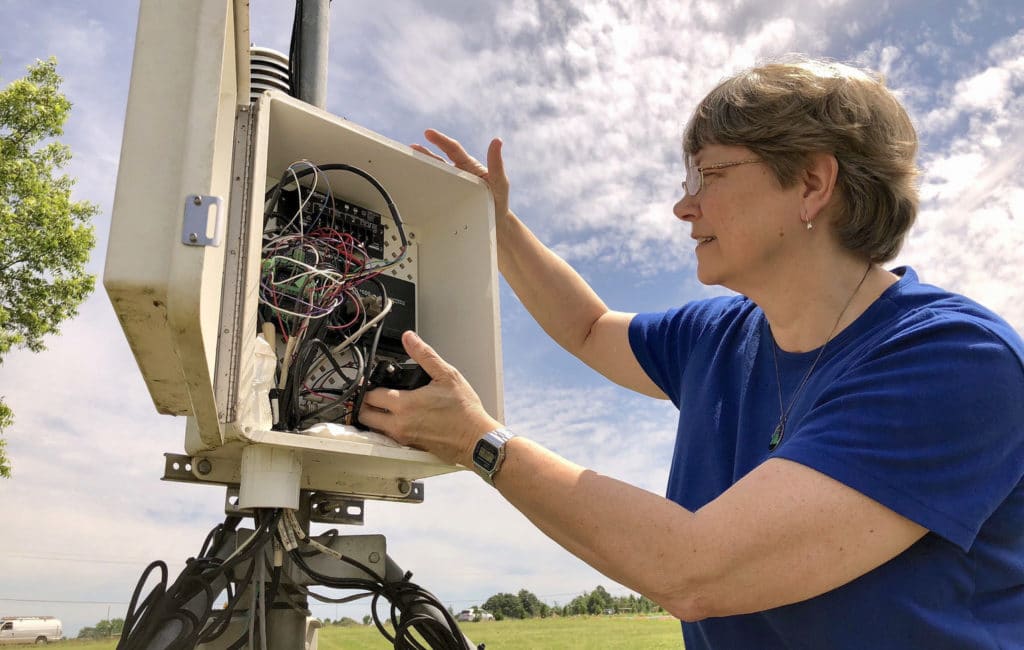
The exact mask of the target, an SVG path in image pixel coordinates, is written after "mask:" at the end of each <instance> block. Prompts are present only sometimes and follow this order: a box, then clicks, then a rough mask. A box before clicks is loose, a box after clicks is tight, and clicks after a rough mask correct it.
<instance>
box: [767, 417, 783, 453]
mask: <svg viewBox="0 0 1024 650" xmlns="http://www.w3.org/2000/svg"><path fill="white" fill-rule="evenodd" d="M784 435H786V419H785V418H783V419H781V420H779V424H778V426H776V427H775V431H774V432H772V437H771V439H770V440H768V451H775V448H776V447H778V446H779V443H780V442H782V436H784Z"/></svg>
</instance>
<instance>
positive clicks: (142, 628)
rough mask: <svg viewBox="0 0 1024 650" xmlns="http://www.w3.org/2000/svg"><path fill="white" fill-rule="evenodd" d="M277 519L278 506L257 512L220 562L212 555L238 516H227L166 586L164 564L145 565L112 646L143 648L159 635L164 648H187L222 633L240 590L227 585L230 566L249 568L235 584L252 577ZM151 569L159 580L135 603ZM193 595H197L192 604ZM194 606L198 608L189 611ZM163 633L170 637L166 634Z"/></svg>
mask: <svg viewBox="0 0 1024 650" xmlns="http://www.w3.org/2000/svg"><path fill="white" fill-rule="evenodd" d="M280 518H281V511H280V510H275V511H273V512H270V513H267V512H265V511H257V513H256V522H257V525H256V529H255V530H254V531H253V533H252V539H250V540H247V544H246V546H245V548H244V550H243V551H242V552H241V553H238V554H237V555H235V556H234V557H232V558H230V559H229V560H227V561H224V560H221V559H220V558H218V557H216V554H217V553H218V552H221V551H222V550H225V543H226V542H227V541H229V540H228V537H227V536H228V534H229V533H230V532H233V531H234V529H235V527H236V526H237V524H238V522H239V521H240V518H238V517H234V516H232V517H228V518H227V519H226V520H225V522H224V523H223V524H220V525H218V526H217V527H215V528H214V529H213V530H212V531H211V532H210V533H209V534H208V535H207V537H206V540H205V541H204V542H203V545H202V549H201V552H200V556H199V557H196V558H189V559H188V560H186V563H185V568H184V569H183V570H182V572H181V574H179V576H178V578H177V579H176V580H175V581H174V584H172V585H171V586H170V587H167V586H166V583H167V576H166V564H164V563H163V562H154V563H152V564H150V565H149V567H147V568H146V570H145V571H144V572H143V575H142V578H141V579H140V581H139V583H138V584H137V585H136V588H135V592H134V594H133V596H132V601H131V604H130V605H129V609H128V614H127V615H126V617H125V624H124V629H123V631H122V636H121V639H120V641H119V642H118V645H117V648H118V650H147V649H148V648H150V647H151V644H152V643H153V642H154V641H156V640H157V639H158V638H159V640H160V641H162V642H164V643H166V645H162V646H161V647H164V648H166V650H178V649H181V650H186V649H191V648H194V647H195V646H196V645H197V644H198V643H200V642H207V641H210V640H212V639H215V638H217V637H218V636H220V635H221V634H223V632H224V631H225V630H226V629H227V627H228V624H229V623H230V619H231V617H232V615H233V614H234V610H235V607H236V606H237V604H238V603H239V602H240V600H241V598H242V596H243V594H244V590H243V589H238V590H234V591H233V590H232V587H231V583H232V577H233V575H234V574H233V571H234V569H235V568H236V567H237V566H239V565H240V564H241V563H243V562H248V563H249V565H248V570H247V571H246V573H245V575H244V576H243V577H242V578H241V580H240V581H239V584H240V585H242V584H249V583H250V582H251V581H252V577H253V575H254V571H255V567H256V561H257V560H256V558H258V557H262V555H263V554H264V552H265V549H266V546H267V544H268V543H269V542H270V541H271V540H272V539H273V537H274V534H275V530H276V527H277V523H278V521H280ZM156 568H159V569H160V570H161V574H162V577H161V580H160V581H159V583H158V584H157V585H156V586H155V587H154V588H153V590H151V592H150V594H149V595H148V596H147V597H146V598H145V599H144V600H143V601H142V603H141V605H140V604H139V594H140V593H141V590H142V587H143V586H144V585H145V582H146V580H147V579H148V577H149V575H150V573H152V571H153V570H154V569H156ZM225 590H226V591H227V592H228V602H227V604H226V606H225V608H224V609H223V610H221V611H220V612H218V613H217V614H216V615H215V614H214V611H213V604H214V602H215V600H216V598H217V596H218V595H219V594H220V592H221V591H225ZM196 598H200V599H201V600H200V601H199V602H198V603H193V601H195V599H196ZM197 605H198V606H199V609H198V613H197V612H196V611H193V610H194V609H195V608H196V606H197ZM175 625H177V626H178V627H177V629H176V628H175V627H174V626H175ZM167 635H173V636H172V637H171V638H169V639H167V638H165V637H166V636H167ZM243 643H244V641H243Z"/></svg>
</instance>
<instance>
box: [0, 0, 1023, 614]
mask: <svg viewBox="0 0 1024 650" xmlns="http://www.w3.org/2000/svg"><path fill="white" fill-rule="evenodd" d="M291 12H292V4H291V3H290V2H270V1H269V0H252V2H251V20H252V35H253V41H254V42H255V43H256V44H257V45H261V46H264V47H271V48H274V49H278V50H286V49H287V44H288V35H289V30H290V24H291ZM136 17H137V5H136V4H135V3H134V2H127V1H122V0H117V1H111V2H103V3H100V2H70V1H65V2H59V1H56V0H39V1H37V2H32V3H25V2H19V1H15V0H0V25H3V27H4V28H3V31H4V37H3V39H2V40H0V79H2V82H3V83H4V84H6V83H7V82H8V81H10V80H11V79H13V78H16V77H18V76H21V75H22V74H23V73H24V70H25V67H26V65H28V64H29V63H31V62H32V61H33V60H35V59H36V58H45V57H47V56H50V55H55V56H57V58H58V60H59V65H58V70H59V72H60V73H61V74H63V75H64V77H65V85H64V90H65V92H66V93H67V95H68V96H69V98H70V99H71V100H72V102H73V103H74V109H73V111H72V115H71V118H70V120H69V122H68V125H67V128H66V133H65V136H64V138H63V141H64V142H66V143H67V144H69V145H70V146H71V148H72V150H73V152H74V155H75V157H74V160H73V162H72V163H71V165H70V166H69V168H68V171H69V173H71V174H72V175H73V176H75V177H77V178H78V184H77V186H76V190H75V196H76V198H80V199H88V200H91V201H93V202H95V203H97V204H98V205H100V207H101V213H100V215H99V216H97V218H96V220H95V225H96V232H97V236H98V241H99V245H98V246H97V249H96V251H95V252H94V254H93V258H92V260H91V262H90V269H91V270H92V271H93V272H94V273H97V274H100V273H102V268H103V259H104V256H105V253H106V240H107V231H108V229H109V214H110V206H111V203H112V199H113V192H114V182H115V178H116V173H117V164H118V156H119V151H120V139H121V131H122V122H123V118H124V107H125V101H126V97H127V89H128V81H129V73H130V65H131V58H132V51H133V45H134V30H135V21H136ZM791 52H801V53H806V54H810V55H816V56H827V57H831V58H834V59H838V60H842V61H848V62H853V63H857V64H861V65H866V66H868V67H871V68H874V69H876V70H879V71H881V72H882V73H884V74H885V76H886V78H887V80H888V83H889V85H890V87H892V88H893V89H894V90H895V91H896V92H897V93H898V94H899V96H900V97H901V98H902V99H903V101H904V102H905V103H906V104H907V106H908V108H909V110H910V112H911V115H912V117H913V119H914V121H915V124H916V125H917V127H918V129H919V132H920V135H921V141H922V149H921V154H920V163H921V167H922V176H921V188H922V206H921V207H922V209H921V213H920V216H919V219H918V224H917V226H916V229H915V231H914V232H913V234H912V235H911V237H910V239H909V241H908V244H907V247H906V249H905V251H904V252H903V253H902V254H901V256H900V258H899V259H898V260H897V263H896V264H911V265H913V266H914V267H915V268H916V269H917V270H918V272H919V274H920V275H921V277H922V279H923V280H925V281H928V282H932V283H935V284H939V285H942V286H945V287H946V288H949V289H952V290H956V291H959V292H962V293H965V294H967V295H969V296H971V297H973V298H975V299H977V300H979V301H981V302H982V303H984V304H986V305H988V306H990V307H992V308H994V309H995V310H996V311H998V312H999V313H1001V314H1002V315H1003V316H1004V317H1005V318H1007V320H1009V321H1010V322H1011V323H1012V324H1013V325H1014V326H1015V327H1017V329H1018V330H1024V289H1022V286H1024V283H1021V282H1020V281H1019V278H1020V276H1021V273H1022V271H1024V181H1022V180H1021V177H1022V174H1021V172H1022V171H1024V164H1022V160H1024V130H1022V129H1021V128H1020V126H1019V125H1020V124H1021V123H1024V9H1021V8H1020V6H1019V3H1016V2H1010V1H1003V2H959V3H954V2H938V3H932V2H929V3H905V2H903V3H901V2H878V1H876V0H872V1H871V2H864V1H855V0H801V1H790V2H773V3H762V2H756V1H743V0H732V1H730V2H721V3H713V2H677V1H672V2H669V1H667V0H665V1H657V2H656V1H649V2H641V1H636V2H628V1H626V0H620V1H618V2H615V1H610V0H594V1H587V2H584V1H577V2H563V1H556V0H502V1H498V0H493V1H492V0H473V1H470V0H465V1H461V2H456V1H436V2H434V1H432V2H429V3H428V2H414V1H411V0H392V1H390V2H386V3H382V2H379V1H376V2H370V1H364V0H358V1H340V0H339V1H336V2H334V3H333V6H332V21H331V44H330V70H329V76H328V84H329V92H328V110H330V111H331V112H333V113H335V114H337V115H341V116H344V117H346V118H348V119H350V120H352V121H354V122H356V123H358V124H361V125H363V126H366V127H368V128H370V129H373V130H374V131H377V132H379V133H382V134H384V135H386V136H388V137H390V138H392V139H395V140H398V141H400V142H417V141H420V140H421V136H420V133H421V132H422V130H423V129H424V128H427V127H433V128H438V129H441V130H444V131H447V132H448V133H450V134H452V135H454V136H455V137H457V138H459V139H461V140H462V141H463V142H464V143H465V144H466V146H467V148H469V149H470V150H471V151H474V152H478V153H481V154H482V152H483V151H484V149H485V147H486V143H487V142H488V141H489V139H490V138H491V137H492V136H501V137H502V138H503V139H504V141H505V155H506V167H507V168H508V171H509V174H510V176H511V179H512V183H513V198H512V205H513V208H514V209H515V210H516V211H517V212H518V214H519V215H520V216H521V218H522V219H523V220H524V221H525V222H526V223H527V224H528V225H529V226H530V227H531V228H533V229H534V231H535V232H536V233H537V234H538V235H539V236H540V237H541V238H542V239H543V240H544V241H545V242H547V243H548V244H550V245H551V246H553V247H554V248H555V250H557V251H558V252H559V253H560V254H562V255H563V256H564V257H565V258H566V259H568V260H569V261H570V262H571V263H572V264H574V265H575V266H576V267H577V268H578V269H579V270H580V272H581V273H582V274H583V275H584V276H585V277H586V278H587V279H588V280H589V281H590V282H591V283H592V284H593V285H594V287H595V289H596V290H597V291H598V293H599V294H601V295H602V297H604V298H605V300H606V302H608V303H609V304H610V305H611V306H612V307H614V308H616V309H622V310H628V311H644V310H656V309H660V308H665V307H669V306H671V305H675V304H679V303H681V302H684V301H686V300H691V299H694V298H699V297H702V296H707V295H711V294H713V293H715V292H717V291H719V290H717V289H714V288H707V287H702V286H701V285H699V284H698V283H697V282H696V279H695V277H694V273H693V270H694V256H693V252H692V242H691V241H690V239H689V231H688V228H687V227H686V226H685V225H682V224H680V223H679V222H677V221H676V220H675V219H674V218H673V217H672V214H671V206H672V203H673V202H674V201H675V200H676V198H678V192H679V181H680V179H681V177H682V175H683V169H682V164H681V161H680V146H679V141H680V135H681V131H682V126H683V124H684V123H685V121H686V119H687V117H688V115H689V111H690V110H691V109H692V107H693V105H694V104H695V102H696V101H697V100H699V99H700V97H701V96H702V95H703V94H704V93H706V92H707V91H708V90H709V89H710V88H711V87H712V86H713V85H714V84H715V83H716V82H717V81H718V80H719V79H721V78H722V77H724V76H726V75H728V74H729V73H730V72H732V71H734V70H737V69H739V68H742V67H745V66H748V65H751V64H754V63H756V62H758V61H762V60H765V59H769V58H772V57H778V56H781V55H784V54H786V53H791ZM501 301H502V332H503V347H504V355H505V356H504V365H505V387H506V390H505V407H506V408H505V410H506V416H507V420H508V423H509V424H511V425H512V426H513V427H514V428H515V429H516V430H517V431H519V432H520V433H522V434H525V435H528V436H531V437H533V438H535V439H536V440H538V441H540V442H542V443H544V444H547V445H548V446H550V447H551V448H553V449H555V450H556V451H558V452H560V453H562V454H564V455H566V456H567V457H569V458H571V459H573V460H575V461H577V462H580V463H582V464H585V465H588V466H590V467H592V468H594V469H597V470H599V471H602V472H605V473H608V474H611V475H614V476H617V477H620V478H623V479H625V480H628V481H630V482H633V483H635V484H637V485H640V486H642V487H644V488H647V489H650V490H652V491H655V492H660V491H661V490H662V488H663V486H664V482H665V479H666V477H667V474H668V457H669V454H670V450H671V444H672V436H673V432H674V430H675V424H674V419H675V417H676V415H675V413H674V412H673V410H672V409H671V407H670V406H669V405H666V404H663V403H656V402H652V401H650V400H647V399H645V398H642V397H639V396H633V395H629V394H627V393H624V392H623V391H622V390H620V389H617V388H614V387H611V386H609V385H607V384H606V383H605V382H603V380H601V379H600V378H598V377H596V376H594V375H593V374H592V373H590V372H589V371H587V370H586V369H585V368H583V367H582V365H581V364H579V363H578V362H577V361H575V360H574V359H572V358H571V357H569V356H568V355H567V354H566V353H564V352H562V351H561V350H560V349H558V348H557V347H556V346H554V345H553V344H552V343H551V342H549V341H548V340H547V339H546V338H545V337H544V335H543V333H542V332H541V331H540V330H539V329H538V328H537V326H536V325H535V324H533V322H532V320H531V319H530V318H529V316H528V315H527V314H526V313H525V312H524V311H523V309H522V308H521V306H520V305H519V304H518V302H517V300H516V298H515V296H513V295H512V294H511V292H509V291H508V290H507V288H506V287H503V289H502V293H501ZM47 344H48V348H49V349H48V350H47V351H46V352H43V353H41V354H28V353H25V352H15V353H12V354H9V355H8V357H7V359H6V360H5V361H4V364H3V365H2V366H0V394H3V395H4V397H5V399H6V401H7V402H8V403H9V404H10V406H11V407H12V408H13V409H14V411H15V414H16V418H17V419H16V422H15V425H14V426H13V427H12V428H11V429H10V430H9V431H8V432H7V439H8V441H9V443H8V450H9V453H10V456H11V457H12V459H13V462H14V478H13V479H11V480H8V481H2V482H0V518H2V522H3V523H2V524H0V531H2V534H0V576H2V577H0V613H2V614H17V613H44V614H54V615H57V616H60V617H61V618H62V619H63V620H64V622H65V628H66V630H67V631H69V632H71V633H74V632H75V631H77V629H78V628H79V627H80V626H82V625H87V624H91V623H94V622H96V621H97V620H99V619H101V618H105V617H106V616H107V613H108V607H109V608H110V609H109V611H110V614H111V615H112V616H118V615H121V614H123V611H124V608H125V605H126V603H127V601H128V599H129V597H130V595H131V590H132V588H133V587H134V585H135V581H136V580H137V578H138V576H139V575H140V572H141V570H142V568H143V567H144V566H145V565H146V564H147V563H148V562H149V561H150V560H154V559H164V560H166V561H168V562H169V563H170V564H171V568H172V571H177V570H179V569H180V567H181V562H182V561H183V560H184V559H185V558H186V557H189V556H191V555H194V554H195V553H196V552H197V551H198V547H199V544H200V543H201V542H202V539H203V537H204V535H205V533H206V531H207V530H208V529H209V528H210V527H211V526H213V525H214V524H215V523H216V522H217V521H218V520H220V519H221V518H222V514H221V505H222V498H223V494H222V491H221V490H220V489H217V488H208V487H199V486H189V485H181V484H173V483H163V482H161V481H159V480H158V479H159V476H160V475H161V473H162V468H163V458H162V454H163V453H164V452H180V451H181V448H182V447H181V445H182V440H183V427H184V422H183V420H181V419H177V418H173V417H170V416H161V415H158V414H157V413H156V411H155V410H154V408H153V406H152V402H151V401H150V399H149V396H148V394H147V392H146V389H145V386H144V384H143V382H142V378H141V376H140V375H139V372H138V369H137V366H136V365H135V363H134V360H133V358H132V356H131V353H130V351H129V349H128V346H127V343H126V341H125V339H124V337H123V334H122V333H121V329H120V327H119V325H118V324H117V321H116V319H115V317H114V314H113V311H112V309H111V307H110V304H109V301H108V300H107V297H106V295H105V294H104V292H103V291H102V289H99V290H98V291H97V292H96V293H95V294H94V295H93V296H92V297H91V298H90V299H89V301H88V302H87V303H86V304H85V305H84V306H83V308H82V310H81V315H80V316H79V317H78V318H77V319H75V320H74V321H71V322H69V323H67V324H66V325H65V326H64V327H63V330H62V334H61V335H60V336H59V337H53V338H51V339H50V340H48V341H47ZM426 496H427V498H426V502H425V503H423V504H421V505H416V506H410V505H395V504H383V503H368V505H367V512H366V525H365V526H364V527H363V528H362V529H358V530H354V531H352V532H355V533H364V532H365V533H371V532H380V533H384V534H385V535H387V537H388V543H389V552H390V553H391V554H392V555H393V556H394V557H395V558H396V559H397V560H398V562H399V563H400V564H402V565H403V566H404V567H405V568H407V569H409V570H412V571H413V572H414V573H415V578H414V579H415V580H416V581H418V582H419V583H420V584H422V585H423V586H425V587H427V588H429V589H431V590H432V591H434V592H435V593H436V594H438V596H439V597H440V598H441V600H442V601H443V602H445V603H449V604H452V605H454V607H455V608H456V609H460V608H462V607H465V606H469V605H472V604H478V603H480V602H482V601H483V600H485V599H486V598H487V597H488V596H490V595H492V594H493V593H495V592H497V591H517V590H518V589H520V588H526V589H530V590H531V591H533V592H534V593H536V594H537V595H538V596H539V597H540V598H541V599H542V600H545V601H547V602H554V601H557V602H561V603H565V602H567V601H569V600H570V599H572V598H573V597H574V596H575V595H577V594H579V593H580V592H582V591H583V590H589V589H592V588H593V587H594V586H596V585H598V584H603V585H605V586H606V587H607V588H609V589H610V590H611V591H613V592H614V591H620V592H621V591H622V589H621V588H620V587H617V586H616V585H614V584H613V583H611V582H610V581H609V580H607V579H605V578H604V577H602V576H600V575H599V574H597V573H595V572H594V571H592V570H590V569H589V568H587V567H586V566H584V565H583V564H582V563H580V562H579V561H577V560H575V559H574V558H572V557H571V556H570V555H568V554H567V553H565V552H564V551H562V550H560V549H559V548H558V547H557V546H555V545H554V544H553V543H552V542H550V541H549V540H547V539H546V538H545V537H544V536H543V535H541V534H540V533H538V532H536V531H534V530H533V529H532V528H531V527H530V526H529V524H528V523H526V521H525V520H524V519H523V517H522V516H520V515H519V514H518V513H516V512H515V511H514V510H512V509H511V508H509V507H508V506H507V505H505V504H504V503H503V502H502V501H501V500H500V498H499V497H498V496H497V495H496V494H495V493H493V492H492V491H491V490H489V489H487V488H486V487H485V486H484V485H482V484H481V482H480V481H479V479H477V478H476V477H474V476H471V475H469V474H467V473H460V474H456V475H450V476H445V477H438V478H435V479H429V480H428V481H427V483H426ZM314 611H315V613H316V614H318V615H320V616H328V617H331V618H335V617H336V615H337V614H338V613H343V614H348V615H354V616H355V617H356V618H360V617H361V616H362V613H364V612H363V610H361V609H359V608H354V609H353V608H349V609H347V610H344V609H343V610H338V609H336V608H335V606H333V605H331V606H323V607H317V608H315V610H314Z"/></svg>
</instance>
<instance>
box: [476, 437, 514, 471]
mask: <svg viewBox="0 0 1024 650" xmlns="http://www.w3.org/2000/svg"><path fill="white" fill-rule="evenodd" d="M515 437H516V434H514V433H512V432H511V431H509V430H508V429H506V428H505V427H502V428H500V429H495V430H494V431H488V432H487V433H485V434H484V435H483V437H481V438H480V440H478V441H477V443H476V447H475V448H474V449H473V469H475V470H476V473H477V474H479V475H480V477H481V478H483V480H485V481H487V482H488V483H490V484H491V485H494V476H495V475H496V474H497V473H498V470H499V469H501V463H502V462H503V461H504V460H505V443H506V442H508V441H509V440H511V439H512V438H515Z"/></svg>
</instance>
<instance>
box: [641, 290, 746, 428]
mask: <svg viewBox="0 0 1024 650" xmlns="http://www.w3.org/2000/svg"><path fill="white" fill-rule="evenodd" d="M740 306H741V305H740V303H739V301H738V300H737V299H736V298H734V297H727V298H712V299H709V300H697V301H694V302H690V303H687V304H686V305H683V306H682V307H677V308H675V309H670V310H668V311H664V312H654V313H641V314H637V315H636V316H634V317H633V319H632V320H631V321H630V323H629V344H630V347H632V349H633V355H634V356H635V357H636V359H637V361H638V362H639V363H640V366H641V367H642V368H643V369H644V371H645V372H646V373H647V376H649V377H650V378H651V381H653V382H654V383H655V384H656V385H657V386H658V388H660V389H661V390H662V391H663V392H664V393H665V394H666V395H667V396H668V397H669V399H670V400H672V403H673V404H675V405H676V407H677V408H678V407H679V400H680V396H681V394H682V377H683V373H684V372H685V370H686V362H687V360H688V359H689V358H690V355H691V351H692V350H693V348H694V346H695V345H697V344H698V342H699V341H700V340H701V339H702V338H703V337H706V336H712V337H713V336H714V335H715V334H714V332H713V329H714V327H715V326H716V325H717V324H719V323H722V322H723V321H725V320H727V319H726V318H725V317H724V315H725V314H726V312H728V311H730V310H736V309H737V308H738V307H740Z"/></svg>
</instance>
